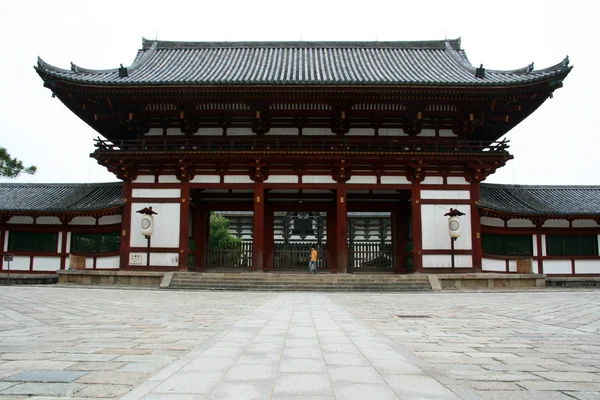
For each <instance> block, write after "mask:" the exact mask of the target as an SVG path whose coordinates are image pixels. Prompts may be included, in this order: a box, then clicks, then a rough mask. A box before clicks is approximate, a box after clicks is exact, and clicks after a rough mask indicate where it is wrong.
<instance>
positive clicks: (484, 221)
mask: <svg viewBox="0 0 600 400" xmlns="http://www.w3.org/2000/svg"><path fill="white" fill-rule="evenodd" d="M481 225H486V226H501V227H502V226H504V221H502V220H501V219H500V218H492V217H481Z"/></svg>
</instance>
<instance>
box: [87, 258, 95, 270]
mask: <svg viewBox="0 0 600 400" xmlns="http://www.w3.org/2000/svg"><path fill="white" fill-rule="evenodd" d="M85 269H94V257H86V258H85Z"/></svg>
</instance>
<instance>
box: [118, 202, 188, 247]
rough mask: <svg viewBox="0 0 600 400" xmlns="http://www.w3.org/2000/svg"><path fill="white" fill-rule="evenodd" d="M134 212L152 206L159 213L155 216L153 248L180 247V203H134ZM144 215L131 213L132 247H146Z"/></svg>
mask: <svg viewBox="0 0 600 400" xmlns="http://www.w3.org/2000/svg"><path fill="white" fill-rule="evenodd" d="M131 206H132V209H133V210H139V209H142V208H144V207H148V206H152V207H153V209H154V210H155V211H156V212H157V213H158V215H155V216H154V233H153V234H152V240H151V245H152V247H179V222H180V221H179V216H180V208H181V207H180V205H179V203H159V204H148V203H133V204H132V205H131ZM141 222H142V214H138V213H136V212H132V213H131V226H130V227H129V232H130V233H129V235H130V242H129V243H130V245H131V247H146V246H147V245H148V243H147V241H146V238H145V237H144V235H142V234H141V228H140V224H141Z"/></svg>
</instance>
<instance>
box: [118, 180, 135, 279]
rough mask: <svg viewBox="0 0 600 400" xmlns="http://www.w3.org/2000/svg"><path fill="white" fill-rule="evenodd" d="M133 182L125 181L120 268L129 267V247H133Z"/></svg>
mask: <svg viewBox="0 0 600 400" xmlns="http://www.w3.org/2000/svg"><path fill="white" fill-rule="evenodd" d="M131 194H132V188H131V182H123V201H124V202H125V204H123V211H122V214H121V247H120V253H121V259H120V260H119V267H120V269H127V268H129V249H130V248H131V228H132V227H131Z"/></svg>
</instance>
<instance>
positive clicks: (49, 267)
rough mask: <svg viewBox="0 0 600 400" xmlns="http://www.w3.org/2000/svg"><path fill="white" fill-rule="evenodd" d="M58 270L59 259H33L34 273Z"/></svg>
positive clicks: (37, 257) (36, 257)
mask: <svg viewBox="0 0 600 400" xmlns="http://www.w3.org/2000/svg"><path fill="white" fill-rule="evenodd" d="M59 269H60V257H39V256H35V257H34V259H33V270H34V271H56V270H59Z"/></svg>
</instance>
